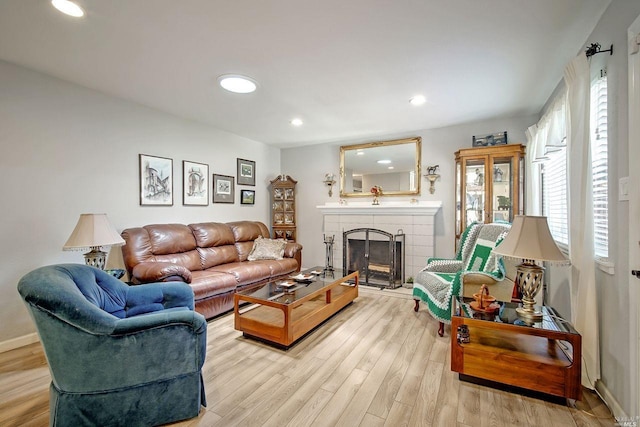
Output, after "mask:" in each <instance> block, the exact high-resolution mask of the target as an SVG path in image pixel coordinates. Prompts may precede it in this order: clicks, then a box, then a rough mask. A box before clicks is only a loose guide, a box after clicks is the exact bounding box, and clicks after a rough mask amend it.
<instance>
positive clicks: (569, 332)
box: [451, 298, 582, 400]
mask: <svg viewBox="0 0 640 427" xmlns="http://www.w3.org/2000/svg"><path fill="white" fill-rule="evenodd" d="M467 302H468V300H467V299H464V300H462V299H460V298H454V303H453V305H452V310H453V312H452V316H451V370H452V371H455V372H458V373H460V374H461V377H463V376H469V377H473V378H478V379H481V380H488V381H493V382H497V383H501V384H506V385H509V386H515V387H521V388H524V389H527V390H532V391H535V392H540V393H545V394H549V395H552V396H558V397H564V398H569V399H575V400H580V399H581V397H582V387H581V357H582V356H581V355H582V337H581V336H580V334H578V332H577V331H576V330H575V329H574V328H573V326H572V325H571V324H570V323H569V322H567V321H565V320H564V319H562V318H561V317H560V316H558V314H557V313H556V311H555V310H553V309H552V308H551V307H546V306H545V307H541V308H542V312H543V318H542V321H541V322H536V323H533V324H527V323H526V322H525V321H524V320H523V319H520V318H519V317H518V316H517V314H516V312H515V308H516V307H517V304H514V303H501V308H500V311H499V312H498V313H496V314H495V315H490V316H487V315H486V314H483V313H476V312H473V310H471V308H470V307H468V305H466V303H467ZM463 305H464V307H465V309H463ZM461 325H467V328H468V330H469V342H468V343H464V342H461V341H463V340H460V339H459V337H458V334H457V331H458V327H459V326H461Z"/></svg>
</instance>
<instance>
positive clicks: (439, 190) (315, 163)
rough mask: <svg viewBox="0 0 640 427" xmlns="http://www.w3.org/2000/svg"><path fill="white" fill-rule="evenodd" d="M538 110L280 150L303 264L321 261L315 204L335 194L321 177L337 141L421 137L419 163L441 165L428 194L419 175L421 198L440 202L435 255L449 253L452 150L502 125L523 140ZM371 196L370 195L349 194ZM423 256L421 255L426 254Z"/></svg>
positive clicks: (335, 165)
mask: <svg viewBox="0 0 640 427" xmlns="http://www.w3.org/2000/svg"><path fill="white" fill-rule="evenodd" d="M537 119H538V118H537V116H524V117H515V118H505V119H495V120H487V121H484V122H477V123H467V124H464V125H458V126H451V127H446V128H441V129H432V130H421V131H417V132H409V133H406V134H402V135H388V136H387V137H381V138H376V139H366V140H365V139H362V140H350V141H342V142H339V143H336V144H323V145H313V146H306V147H299V148H287V149H283V150H282V158H281V160H282V165H283V169H284V171H285V173H287V174H288V175H291V177H292V178H294V179H296V180H298V186H297V189H296V191H297V193H296V194H297V200H298V218H297V219H298V241H299V242H300V243H301V244H302V245H303V246H304V252H303V258H302V262H303V264H304V265H305V266H309V267H311V266H314V265H324V256H325V253H324V251H325V249H324V243H323V238H322V215H321V214H320V212H319V211H318V209H316V206H318V205H323V204H324V203H326V202H328V201H333V202H336V201H338V199H339V196H338V195H339V188H338V185H336V187H334V189H333V197H331V198H330V197H329V195H328V194H327V193H328V192H327V188H326V186H325V185H324V184H323V183H322V181H323V180H324V176H325V174H326V173H328V172H331V173H334V174H335V175H336V176H340V175H339V170H340V145H351V144H358V143H363V142H373V141H383V140H391V139H399V138H409V137H414V136H421V137H422V168H423V170H425V169H426V167H427V166H432V165H440V169H439V172H440V175H441V178H440V180H439V181H437V182H436V184H435V185H436V192H435V193H434V194H429V182H428V181H427V180H426V179H425V178H422V177H421V179H422V183H421V193H422V194H421V195H420V196H419V197H417V198H418V199H420V200H440V201H442V202H443V208H442V209H441V210H440V212H439V213H438V214H437V215H436V218H435V221H436V224H435V226H436V247H435V256H438V257H451V256H453V255H454V233H453V231H454V226H453V224H454V169H455V164H454V152H455V151H456V150H458V149H460V148H469V147H471V138H472V136H473V135H482V134H490V133H494V132H501V131H504V130H506V131H507V132H508V135H509V142H511V143H516V142H521V143H525V142H526V141H525V134H524V131H525V129H526V128H527V127H529V126H531V125H532V124H534V123H535V122H537ZM409 199H410V197H401V196H397V197H392V196H383V197H382V198H381V203H382V204H384V202H385V200H397V201H400V200H409ZM350 200H358V201H362V200H370V199H362V198H357V199H350ZM425 262H426V260H425Z"/></svg>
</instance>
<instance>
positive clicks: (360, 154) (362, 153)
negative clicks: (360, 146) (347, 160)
mask: <svg viewBox="0 0 640 427" xmlns="http://www.w3.org/2000/svg"><path fill="white" fill-rule="evenodd" d="M356 155H357V156H364V151H362V150H358V151H356Z"/></svg>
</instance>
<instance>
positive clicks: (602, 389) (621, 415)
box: [596, 381, 628, 420]
mask: <svg viewBox="0 0 640 427" xmlns="http://www.w3.org/2000/svg"><path fill="white" fill-rule="evenodd" d="M596 391H597V392H598V393H599V394H600V397H602V399H603V400H604V402H605V403H606V404H607V406H608V407H609V409H610V410H611V412H613V416H614V417H615V418H616V419H618V420H621V419H626V418H628V415H627V414H626V413H625V412H624V409H622V406H620V403H618V401H617V400H616V398H615V397H613V394H611V392H610V391H609V389H608V388H607V386H606V385H604V383H603V382H602V381H598V382H596Z"/></svg>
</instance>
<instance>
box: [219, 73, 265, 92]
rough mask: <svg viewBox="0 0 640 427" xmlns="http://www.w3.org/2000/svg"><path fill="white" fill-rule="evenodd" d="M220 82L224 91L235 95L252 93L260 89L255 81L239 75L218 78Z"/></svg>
mask: <svg viewBox="0 0 640 427" xmlns="http://www.w3.org/2000/svg"><path fill="white" fill-rule="evenodd" d="M218 82H220V86H222V87H223V88H224V89H226V90H228V91H229V92H234V93H251V92H254V91H255V90H256V88H257V87H258V85H257V84H256V82H255V81H254V80H253V79H251V78H249V77H246V76H241V75H239V74H225V75H224V76H220V77H218Z"/></svg>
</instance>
